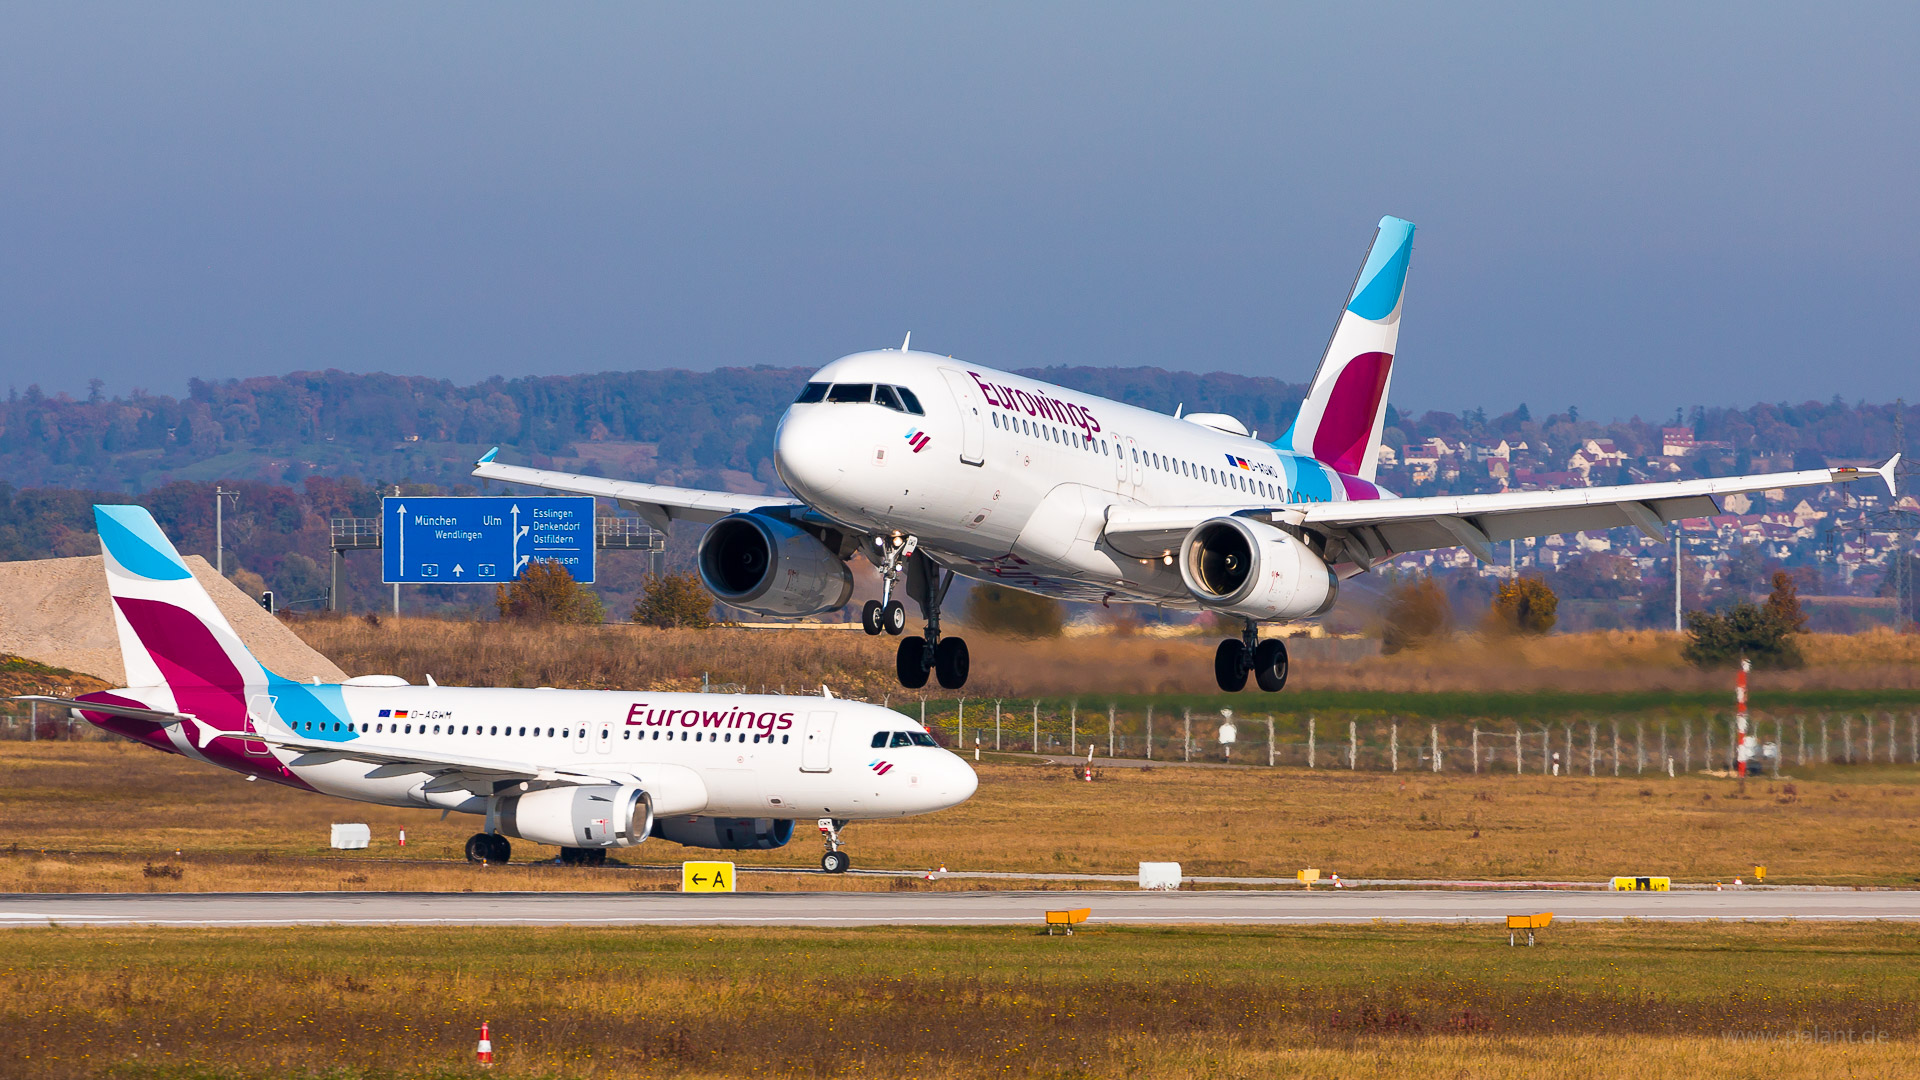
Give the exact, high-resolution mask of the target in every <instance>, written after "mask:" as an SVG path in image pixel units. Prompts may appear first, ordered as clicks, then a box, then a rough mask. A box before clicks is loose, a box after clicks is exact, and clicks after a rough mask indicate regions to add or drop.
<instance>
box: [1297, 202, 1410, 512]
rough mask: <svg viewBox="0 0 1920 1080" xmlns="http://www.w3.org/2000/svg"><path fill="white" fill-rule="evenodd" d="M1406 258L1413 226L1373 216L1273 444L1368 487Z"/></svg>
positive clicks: (1389, 377) (1389, 376)
mask: <svg viewBox="0 0 1920 1080" xmlns="http://www.w3.org/2000/svg"><path fill="white" fill-rule="evenodd" d="M1412 254H1413V222H1411V221H1403V220H1401V219H1400V218H1397V217H1383V218H1381V219H1380V226H1379V228H1378V230H1377V231H1375V232H1374V234H1373V244H1372V246H1371V247H1369V248H1368V249H1367V258H1366V261H1365V262H1364V263H1362V264H1361V267H1360V274H1359V276H1357V277H1356V278H1354V282H1353V289H1352V291H1351V292H1350V293H1349V294H1348V296H1347V305H1346V307H1345V308H1344V309H1343V310H1342V311H1341V312H1340V321H1339V323H1338V324H1336V325H1335V326H1334V330H1333V337H1332V339H1331V340H1329V341H1328V342H1327V351H1326V353H1325V354H1324V355H1323V356H1321V358H1320V366H1319V368H1318V369H1317V370H1315V371H1314V373H1313V382H1312V384H1311V385H1310V386H1309V388H1308V390H1307V399H1306V400H1305V401H1303V402H1301V403H1300V413H1299V415H1298V416H1297V417H1295V418H1294V421H1293V425H1292V426H1291V427H1289V428H1288V429H1287V432H1286V434H1284V435H1282V436H1280V438H1279V439H1278V440H1277V441H1276V442H1275V443H1274V444H1273V445H1274V446H1276V447H1279V448H1280V449H1282V450H1291V451H1294V452H1295V453H1299V454H1304V455H1306V456H1308V457H1311V458H1313V459H1314V460H1316V461H1319V462H1322V463H1324V464H1326V465H1329V466H1332V467H1333V468H1334V469H1335V470H1336V471H1338V472H1341V473H1344V474H1346V475H1348V476H1357V477H1359V478H1361V479H1362V480H1366V481H1368V482H1372V480H1373V477H1374V473H1375V472H1376V471H1377V468H1378V464H1379V459H1378V451H1377V450H1376V449H1375V448H1376V447H1377V446H1378V445H1379V443H1380V432H1381V429H1382V428H1383V427H1384V426H1385V423H1386V415H1387V386H1388V384H1389V383H1390V382H1391V381H1392V376H1393V355H1394V350H1395V348H1396V347H1398V345H1399V341H1400V304H1401V300H1402V298H1403V295H1402V294H1403V293H1405V291H1406V283H1407V262H1408V260H1409V259H1410V258H1411V256H1412Z"/></svg>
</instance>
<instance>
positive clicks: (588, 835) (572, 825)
mask: <svg viewBox="0 0 1920 1080" xmlns="http://www.w3.org/2000/svg"><path fill="white" fill-rule="evenodd" d="M499 823H500V831H501V832H503V833H506V834H507V835H508V836H517V837H519V838H520V839H522V840H531V841H533V842H534V843H536V844H552V845H553V846H555V847H576V848H620V847H632V846H633V845H635V844H637V843H639V842H641V841H642V840H645V839H646V838H647V837H648V836H649V835H651V834H652V832H653V798H652V797H651V796H649V795H648V794H647V793H646V792H645V791H642V790H640V789H639V788H637V787H634V786H632V785H631V784H589V785H584V786H581V787H556V788H542V789H540V790H539V791H529V792H527V793H526V794H524V795H509V796H507V797H506V798H504V799H501V800H500V818H499Z"/></svg>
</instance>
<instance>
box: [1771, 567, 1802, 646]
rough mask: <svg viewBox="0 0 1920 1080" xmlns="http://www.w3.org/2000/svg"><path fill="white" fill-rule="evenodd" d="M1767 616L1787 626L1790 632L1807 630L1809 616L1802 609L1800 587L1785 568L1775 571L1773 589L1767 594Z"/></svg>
mask: <svg viewBox="0 0 1920 1080" xmlns="http://www.w3.org/2000/svg"><path fill="white" fill-rule="evenodd" d="M1767 618H1769V619H1772V620H1773V621H1774V622H1776V623H1778V624H1780V625H1781V626H1783V627H1785V628H1786V631H1787V633H1789V634H1804V633H1806V632H1807V616H1806V613H1805V612H1803V611H1801V610H1800V589H1799V587H1798V586H1796V585H1794V583H1793V577H1792V576H1791V575H1789V574H1788V573H1787V572H1786V571H1785V570H1775V571H1774V572H1773V591H1772V592H1771V593H1768V594H1767Z"/></svg>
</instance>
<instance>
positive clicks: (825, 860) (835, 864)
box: [820, 851, 853, 874]
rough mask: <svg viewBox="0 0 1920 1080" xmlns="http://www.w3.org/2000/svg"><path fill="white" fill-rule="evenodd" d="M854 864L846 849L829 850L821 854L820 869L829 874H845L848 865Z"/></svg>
mask: <svg viewBox="0 0 1920 1080" xmlns="http://www.w3.org/2000/svg"><path fill="white" fill-rule="evenodd" d="M852 865H853V859H852V858H850V857H848V855H847V853H846V852H844V851H829V852H827V853H826V854H825V855H822V856H820V869H822V870H825V871H826V872H827V873H829V874H844V873H846V872H847V867H849V866H852Z"/></svg>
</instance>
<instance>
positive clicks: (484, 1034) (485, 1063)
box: [473, 1020, 493, 1069]
mask: <svg viewBox="0 0 1920 1080" xmlns="http://www.w3.org/2000/svg"><path fill="white" fill-rule="evenodd" d="M488 1034H489V1032H488V1029H487V1022H486V1021H485V1020H482V1021H480V1045H478V1046H476V1047H474V1048H473V1060H474V1061H476V1062H478V1063H479V1064H480V1067H481V1068H485V1069H491V1068H493V1040H492V1039H491V1038H489V1037H488Z"/></svg>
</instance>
